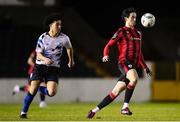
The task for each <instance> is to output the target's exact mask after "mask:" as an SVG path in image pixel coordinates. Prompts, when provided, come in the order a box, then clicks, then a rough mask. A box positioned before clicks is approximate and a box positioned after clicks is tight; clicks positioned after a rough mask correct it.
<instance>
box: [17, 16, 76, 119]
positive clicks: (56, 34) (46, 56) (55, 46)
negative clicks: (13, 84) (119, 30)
mask: <svg viewBox="0 0 180 122" xmlns="http://www.w3.org/2000/svg"><path fill="white" fill-rule="evenodd" d="M44 24H45V26H47V27H48V28H49V30H48V32H45V33H43V34H42V35H41V36H40V37H39V39H38V41H37V46H36V53H37V56H36V64H35V68H34V70H33V73H32V75H31V76H30V82H31V84H30V88H29V91H28V93H27V95H26V97H25V100H24V106H23V108H22V111H21V114H20V118H27V112H28V109H29V106H30V104H31V102H32V101H33V98H34V96H35V95H36V93H37V91H40V92H41V93H43V94H45V95H48V96H50V97H52V96H54V95H55V94H56V92H57V88H58V74H59V68H60V61H61V55H62V53H63V47H65V48H66V51H67V55H68V58H69V62H68V67H69V68H71V67H73V66H74V65H75V63H74V57H73V48H72V45H71V42H70V39H69V37H68V36H67V35H65V34H64V33H62V32H61V24H62V21H61V15H60V14H59V13H52V14H50V15H48V16H47V17H46V18H45V20H44ZM43 80H45V82H46V85H47V87H43V86H40V82H41V81H43Z"/></svg>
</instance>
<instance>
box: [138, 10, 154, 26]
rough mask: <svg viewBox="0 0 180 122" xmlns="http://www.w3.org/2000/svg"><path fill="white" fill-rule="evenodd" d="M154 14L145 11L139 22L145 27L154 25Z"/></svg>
mask: <svg viewBox="0 0 180 122" xmlns="http://www.w3.org/2000/svg"><path fill="white" fill-rule="evenodd" d="M155 21H156V20H155V16H154V15H153V14H151V13H145V14H143V15H142V17H141V24H142V25H143V26H144V27H146V28H150V27H153V26H154V25H155Z"/></svg>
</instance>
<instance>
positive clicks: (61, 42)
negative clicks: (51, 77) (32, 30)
mask: <svg viewBox="0 0 180 122" xmlns="http://www.w3.org/2000/svg"><path fill="white" fill-rule="evenodd" d="M63 47H65V48H71V47H72V45H71V42H70V39H69V37H68V36H67V35H65V34H64V33H60V35H59V36H58V37H56V38H52V37H50V36H49V34H48V33H47V32H46V33H43V34H42V35H41V36H40V37H39V39H38V41H37V45H36V52H38V53H41V54H42V55H43V56H45V57H47V58H49V59H51V60H52V61H53V63H52V64H49V65H47V64H45V62H44V61H42V60H39V59H37V58H36V64H40V65H42V64H43V65H46V66H55V67H60V62H61V56H62V52H63Z"/></svg>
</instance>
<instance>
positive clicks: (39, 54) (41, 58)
mask: <svg viewBox="0 0 180 122" xmlns="http://www.w3.org/2000/svg"><path fill="white" fill-rule="evenodd" d="M37 59H38V60H41V61H45V60H46V57H45V56H43V55H42V54H41V53H38V52H37Z"/></svg>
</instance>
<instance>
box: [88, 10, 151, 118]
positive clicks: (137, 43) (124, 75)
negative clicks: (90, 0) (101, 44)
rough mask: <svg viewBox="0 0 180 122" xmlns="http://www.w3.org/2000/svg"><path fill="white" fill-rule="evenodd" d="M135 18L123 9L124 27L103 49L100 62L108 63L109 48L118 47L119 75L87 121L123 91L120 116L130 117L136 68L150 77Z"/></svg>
mask: <svg viewBox="0 0 180 122" xmlns="http://www.w3.org/2000/svg"><path fill="white" fill-rule="evenodd" d="M136 16H137V15H136V10H135V9H134V8H127V9H124V10H123V12H122V18H123V20H124V22H125V26H124V27H122V28H119V29H118V30H117V32H116V33H115V34H114V35H113V37H112V38H111V39H110V40H109V42H108V43H107V44H106V46H105V48H104V54H103V55H104V57H103V59H102V60H103V62H107V61H109V51H110V48H111V47H112V46H113V45H117V46H118V49H119V56H118V69H119V70H120V74H121V75H120V78H119V80H118V81H117V84H116V85H115V87H114V88H113V90H112V91H110V92H109V94H108V95H107V96H106V97H105V98H104V99H103V100H102V101H101V102H100V103H99V104H98V105H97V106H96V107H95V108H94V109H92V110H90V111H89V112H88V115H87V118H89V119H91V118H93V117H94V116H95V114H96V113H97V112H98V111H100V110H101V109H102V108H104V107H105V106H107V105H108V104H110V103H111V102H112V101H113V100H114V99H115V98H116V97H117V96H118V95H119V94H120V93H121V92H122V91H123V90H125V89H126V92H125V99H124V105H123V107H122V109H121V114H123V115H132V112H131V111H130V109H129V101H130V99H131V97H132V94H133V91H134V88H135V86H136V84H137V82H138V78H139V76H138V73H137V68H141V69H144V70H145V72H146V73H147V74H148V75H151V71H150V70H149V68H148V67H147V65H146V64H145V61H144V58H143V54H142V51H141V46H142V45H141V44H142V33H141V32H140V31H139V30H137V28H136V27H135V24H136Z"/></svg>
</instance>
